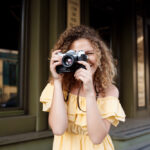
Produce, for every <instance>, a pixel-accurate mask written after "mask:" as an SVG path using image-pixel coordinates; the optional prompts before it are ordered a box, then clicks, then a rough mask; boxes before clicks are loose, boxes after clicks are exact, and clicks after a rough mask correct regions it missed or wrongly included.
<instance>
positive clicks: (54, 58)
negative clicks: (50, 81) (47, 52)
mask: <svg viewBox="0 0 150 150" xmlns="http://www.w3.org/2000/svg"><path fill="white" fill-rule="evenodd" d="M60 51H61V50H56V51H54V52H53V53H52V57H51V61H50V64H51V65H52V64H54V63H56V62H61V61H62V56H60V55H58V53H59V52H60Z"/></svg>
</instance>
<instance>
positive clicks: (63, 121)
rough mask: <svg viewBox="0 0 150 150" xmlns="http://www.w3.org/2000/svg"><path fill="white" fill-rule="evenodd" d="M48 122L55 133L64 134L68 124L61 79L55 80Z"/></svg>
mask: <svg viewBox="0 0 150 150" xmlns="http://www.w3.org/2000/svg"><path fill="white" fill-rule="evenodd" d="M48 122H49V125H50V127H51V128H52V131H53V133H54V134H55V135H62V134H63V133H64V132H65V131H66V128H67V126H68V119H67V111H66V108H65V102H64V97H63V92H62V84H61V82H60V81H59V80H54V95H53V100H52V105H51V109H50V112H49V117H48Z"/></svg>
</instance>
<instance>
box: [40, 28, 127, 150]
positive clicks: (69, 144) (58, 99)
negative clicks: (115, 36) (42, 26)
mask: <svg viewBox="0 0 150 150" xmlns="http://www.w3.org/2000/svg"><path fill="white" fill-rule="evenodd" d="M68 50H74V51H76V52H78V51H80V50H84V52H85V54H86V55H87V57H88V59H87V61H78V63H79V64H82V65H84V66H85V68H86V69H84V68H80V69H77V70H76V71H75V72H73V73H63V74H58V73H57V72H56V66H59V65H61V64H62V56H60V55H58V53H59V52H61V53H66V52H67V51H68ZM50 71H51V76H52V78H51V80H50V82H49V83H48V84H47V86H46V87H45V89H44V90H43V92H42V94H41V97H40V101H41V102H42V103H43V111H47V112H49V117H48V122H49V125H50V127H51V129H52V131H53V133H54V143H53V150H114V147H113V144H112V141H111V138H110V136H109V135H108V133H109V129H110V126H111V124H113V125H114V126H117V125H118V123H119V121H124V120H125V114H124V111H123V109H122V107H121V105H120V103H119V100H118V97H119V92H118V89H117V87H116V86H115V85H114V84H113V83H114V81H113V79H114V76H115V74H116V69H115V66H114V64H113V58H112V55H111V53H110V50H109V49H108V48H107V46H106V45H105V43H104V42H103V41H102V39H101V38H100V37H99V35H98V34H97V33H96V32H95V30H93V29H91V28H89V27H86V26H82V25H81V26H76V27H73V28H71V29H67V30H66V31H65V32H64V33H62V35H61V36H60V38H59V40H58V41H57V43H56V44H55V46H54V51H53V52H52V56H51V59H50Z"/></svg>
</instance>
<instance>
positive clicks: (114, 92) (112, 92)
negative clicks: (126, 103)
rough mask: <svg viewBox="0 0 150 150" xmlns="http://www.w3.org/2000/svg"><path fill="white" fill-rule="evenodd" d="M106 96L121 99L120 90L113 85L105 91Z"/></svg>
mask: <svg viewBox="0 0 150 150" xmlns="http://www.w3.org/2000/svg"><path fill="white" fill-rule="evenodd" d="M105 94H106V96H114V97H117V98H119V90H118V88H117V87H116V86H115V85H113V84H111V85H109V86H108V87H107V88H106V89H105Z"/></svg>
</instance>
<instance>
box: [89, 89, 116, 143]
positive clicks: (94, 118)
mask: <svg viewBox="0 0 150 150" xmlns="http://www.w3.org/2000/svg"><path fill="white" fill-rule="evenodd" d="M93 93H94V91H93V92H92V91H91V92H87V93H86V110H87V127H88V133H89V137H90V139H91V140H92V142H93V143H94V144H100V143H101V142H102V141H103V139H104V138H105V136H106V135H107V134H108V132H109V129H110V126H111V123H110V122H109V121H107V120H106V119H103V118H102V117H101V115H100V113H99V110H98V107H97V102H96V99H95V95H94V94H93ZM107 94H109V96H116V97H118V90H117V88H116V87H112V88H111V91H110V92H109V91H108V92H107ZM110 109H111V108H110Z"/></svg>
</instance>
